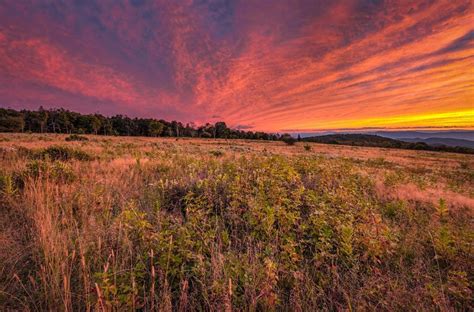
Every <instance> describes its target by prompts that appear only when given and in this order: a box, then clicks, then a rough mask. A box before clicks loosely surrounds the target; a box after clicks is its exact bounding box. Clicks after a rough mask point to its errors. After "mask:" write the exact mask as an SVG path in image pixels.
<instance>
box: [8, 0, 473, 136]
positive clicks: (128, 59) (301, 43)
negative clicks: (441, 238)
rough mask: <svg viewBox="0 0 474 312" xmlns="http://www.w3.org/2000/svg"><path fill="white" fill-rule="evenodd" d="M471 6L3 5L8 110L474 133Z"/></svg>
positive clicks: (62, 0)
mask: <svg viewBox="0 0 474 312" xmlns="http://www.w3.org/2000/svg"><path fill="white" fill-rule="evenodd" d="M473 68H474V8H473V4H472V1H471V0H439V1H433V0H419V1H416V0H342V1H337V0H331V1H328V0H308V1H305V0H291V1H290V0H288V1H284V0H281V1H280V0H235V1H231V0H149V1H148V0H57V1H52V0H22V1H19V0H0V107H11V108H15V109H20V108H27V109H37V108H38V107H39V106H40V105H41V106H43V107H45V108H54V107H63V108H66V109H69V110H73V111H78V112H81V113H95V112H99V113H102V114H105V115H115V114H125V115H128V116H131V117H151V118H163V119H166V120H179V121H182V122H183V123H186V122H195V123H196V124H201V123H205V122H216V121H220V120H222V121H225V122H226V123H227V124H228V125H229V126H231V127H234V128H238V129H245V130H263V131H316V130H321V129H354V128H356V129H374V128H382V129H391V128H410V129H417V128H425V129H426V128H448V129H451V128H473V127H474V69H473Z"/></svg>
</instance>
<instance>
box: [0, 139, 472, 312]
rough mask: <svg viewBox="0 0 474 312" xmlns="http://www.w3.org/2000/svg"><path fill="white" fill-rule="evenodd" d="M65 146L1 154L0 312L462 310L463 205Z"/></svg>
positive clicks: (256, 153)
mask: <svg viewBox="0 0 474 312" xmlns="http://www.w3.org/2000/svg"><path fill="white" fill-rule="evenodd" d="M60 139H61V138H58V139H57V140H52V142H48V144H49V145H46V146H43V145H41V146H28V150H27V151H28V152H25V150H24V148H23V149H21V148H18V147H13V148H10V149H6V148H3V149H2V152H1V153H0V157H1V158H0V165H1V167H0V168H1V173H0V174H1V180H0V181H1V183H0V186H1V195H0V196H1V201H0V209H1V211H2V214H1V217H0V225H1V226H0V273H1V274H0V306H1V307H2V309H5V310H8V309H11V310H15V309H20V310H21V309H26V310H65V311H76V310H85V311H92V310H104V311H105V310H106V311H111V310H136V309H142V310H157V311H171V310H173V311H194V310H212V311H222V310H225V311H232V310H250V311H257V310H259V311H260V310H296V311H312V310H413V309H416V310H435V309H440V310H452V309H456V310H468V309H470V308H472V306H473V305H472V303H473V302H472V280H473V270H472V263H474V261H473V260H474V259H473V254H474V253H473V250H472V243H473V238H474V232H473V227H472V223H471V221H472V207H470V206H468V205H467V206H464V205H462V203H463V202H461V204H460V205H457V206H453V205H452V204H451V203H450V202H449V200H446V199H445V198H443V199H441V200H440V199H438V201H436V202H435V203H433V202H430V201H420V200H418V199H417V198H415V199H414V200H411V199H410V198H393V197H390V196H388V195H387V194H380V191H381V189H380V187H378V186H377V183H376V178H378V177H380V176H384V175H386V172H387V170H398V169H397V168H395V167H394V166H393V163H388V162H387V161H384V162H381V161H377V158H376V160H375V162H364V161H358V160H354V159H348V158H342V157H325V156H321V155H319V154H317V153H313V151H314V150H317V145H312V146H313V148H312V149H307V148H302V147H300V146H299V145H296V146H291V147H290V146H283V144H282V143H274V144H275V146H270V145H268V144H267V145H265V151H262V150H261V148H260V146H258V144H259V143H248V145H246V146H248V148H249V149H251V151H248V149H246V148H241V147H238V148H236V147H235V146H232V145H229V146H228V147H227V148H224V147H222V148H223V150H222V151H221V150H220V148H221V147H219V150H218V152H219V153H217V152H216V147H217V146H216V145H212V144H210V143H209V141H203V142H200V141H197V142H194V144H193V145H191V144H189V143H187V142H184V143H179V142H178V143H176V142H171V141H163V140H161V141H159V140H157V141H156V142H158V143H156V142H154V141H152V139H150V140H149V141H144V142H141V141H139V140H140V139H137V140H138V141H136V142H131V141H128V142H121V143H119V142H118V141H117V140H111V141H94V140H89V141H87V142H86V143H80V144H82V145H79V143H75V142H68V143H64V141H63V143H62V144H67V145H68V146H67V147H63V146H58V144H59V142H60ZM128 140H131V139H128ZM236 142H239V141H236ZM10 143H11V141H10ZM38 144H39V143H38ZM130 144H133V147H130V146H132V145H130ZM206 144H207V145H206ZM236 144H238V143H236ZM50 146H53V147H50ZM286 149H292V150H290V151H291V152H290V153H287V152H282V151H286ZM297 149H300V150H301V153H299V152H298V153H294V152H293V151H295V150H297ZM51 151H60V153H59V152H58V153H55V152H54V153H55V154H52V155H60V157H59V156H58V157H50V156H46V157H43V156H42V157H38V156H37V155H47V154H48V153H50V152H51ZM65 151H67V152H65ZM51 153H53V152H51ZM51 153H50V154H51ZM412 153H414V154H416V153H417V152H412ZM64 155H66V156H64ZM74 155H76V156H77V155H81V156H80V157H79V156H77V157H76V156H74ZM84 155H86V156H84ZM465 157H466V158H463V159H464V160H463V161H466V159H467V161H468V162H471V161H472V159H469V158H468V157H469V156H465ZM379 159H380V158H379ZM462 170H465V171H468V170H471V169H470V167H469V166H464V167H463V169H462ZM432 172H433V171H432V170H428V171H426V172H425V173H420V175H423V174H425V175H427V176H428V175H431V174H432ZM430 178H431V176H430ZM440 179H441V178H440ZM396 185H397V182H396V181H395V182H394V181H392V180H391V182H390V184H389V185H387V186H386V187H387V190H389V189H390V188H393V187H396ZM470 187H471V186H469V185H465V186H464V188H467V189H469V188H470ZM446 188H448V187H447V186H446ZM420 192H423V190H420ZM459 196H461V195H459Z"/></svg>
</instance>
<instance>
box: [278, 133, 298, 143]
mask: <svg viewBox="0 0 474 312" xmlns="http://www.w3.org/2000/svg"><path fill="white" fill-rule="evenodd" d="M281 140H282V141H283V142H285V143H286V144H287V145H295V143H296V139H295V138H294V137H292V136H291V135H289V134H284V135H282V136H281Z"/></svg>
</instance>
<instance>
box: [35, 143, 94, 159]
mask: <svg viewBox="0 0 474 312" xmlns="http://www.w3.org/2000/svg"><path fill="white" fill-rule="evenodd" d="M34 158H36V159H49V160H53V161H54V160H62V161H68V160H85V161H87V160H92V159H93V157H92V156H91V155H89V154H88V153H86V152H84V151H81V150H77V149H72V148H69V147H65V146H59V145H58V146H50V147H47V148H45V149H43V150H40V151H38V152H36V153H35V154H34Z"/></svg>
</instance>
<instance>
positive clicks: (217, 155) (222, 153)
mask: <svg viewBox="0 0 474 312" xmlns="http://www.w3.org/2000/svg"><path fill="white" fill-rule="evenodd" d="M209 153H210V154H211V155H214V156H216V157H221V156H224V152H223V151H219V150H215V151H210V152H209Z"/></svg>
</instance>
